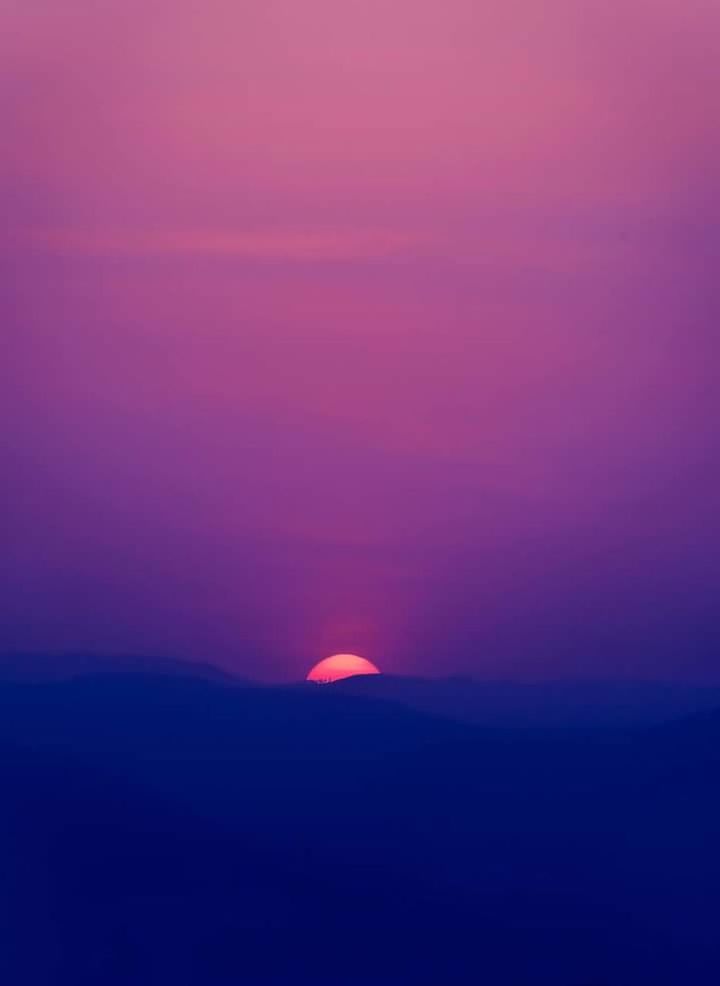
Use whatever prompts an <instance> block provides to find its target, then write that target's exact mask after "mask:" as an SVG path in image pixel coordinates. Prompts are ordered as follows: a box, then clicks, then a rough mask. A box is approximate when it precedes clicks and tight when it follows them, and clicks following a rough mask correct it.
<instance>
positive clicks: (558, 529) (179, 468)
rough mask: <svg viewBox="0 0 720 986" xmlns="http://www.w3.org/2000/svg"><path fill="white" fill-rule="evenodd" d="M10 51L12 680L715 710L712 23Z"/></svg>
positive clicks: (390, 26)
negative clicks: (122, 679)
mask: <svg viewBox="0 0 720 986" xmlns="http://www.w3.org/2000/svg"><path fill="white" fill-rule="evenodd" d="M0 24H1V26H2V30H1V31H0V120H1V121H2V127H3V152H2V155H0V207H1V208H2V212H3V219H4V222H3V232H2V234H0V262H1V266H0V324H2V327H3V337H2V353H3V358H2V361H1V365H0V385H1V390H0V421H1V422H2V424H1V425H0V427H1V429H2V434H1V435H0V438H1V439H2V441H1V442H0V457H1V460H2V461H1V463H0V468H1V469H2V476H3V487H2V488H3V499H4V500H5V501H6V505H5V507H4V510H3V514H4V517H5V520H6V523H4V524H3V525H2V528H0V538H1V543H0V549H1V550H0V593H1V596H0V599H1V601H2V606H1V611H2V625H1V627H0V651H18V650H20V651H45V652H47V651H52V652H61V651H69V650H82V651H92V652H95V653H98V654H112V653H157V654H168V655H177V656H183V657H188V658H194V659H203V660H212V661H216V662H218V663H222V664H224V665H226V666H228V667H232V668H234V669H236V670H237V671H239V672H241V673H246V674H251V675H255V676H260V677H267V678H273V679H277V678H287V677H298V676H299V675H301V674H303V673H304V672H305V670H306V669H307V667H308V666H309V665H310V664H311V663H313V662H314V661H315V660H316V659H318V658H320V657H323V656H324V655H325V654H327V653H331V652H333V651H348V650H350V651H357V652H359V653H361V654H364V655H365V656H366V657H368V658H370V659H371V660H373V661H375V662H376V663H378V664H379V665H380V666H381V667H383V668H384V669H385V670H390V671H395V672H399V673H427V674H443V673H447V672H472V673H475V674H477V675H482V676H490V677H498V676H502V677H508V676H515V677H518V676H519V677H552V676H569V675H572V676H575V675H582V676H586V675H601V676H615V675H632V676H644V677H653V676H656V677H668V676H674V677H689V678H715V679H717V678H718V677H720V660H719V659H718V643H719V637H720V634H718V629H717V614H718V610H719V604H720V590H719V588H718V587H719V585H720V562H719V561H718V559H719V558H720V523H719V522H718V517H717V511H718V503H720V442H719V441H718V420H719V419H720V390H719V389H718V384H719V383H720V381H719V379H718V377H719V374H718V365H719V364H720V359H719V358H718V352H719V351H720V343H719V342H718V325H719V321H720V287H718V280H719V275H718V269H719V263H720V261H719V258H720V226H719V222H720V127H718V120H719V119H720V6H718V4H717V0H625V2H623V3H622V4H620V5H608V4H607V3H606V2H600V0H547V2H545V3H537V2H535V0H491V2H489V3H483V4H480V3H478V2H477V0H444V2H443V3H440V2H438V0H432V2H431V0H362V2H361V0H244V2H242V3H238V2H237V0H203V2H202V3H200V2H198V0H142V2H141V0H66V2H64V3H58V2H57V0H5V2H4V3H3V8H2V12H1V13H0Z"/></svg>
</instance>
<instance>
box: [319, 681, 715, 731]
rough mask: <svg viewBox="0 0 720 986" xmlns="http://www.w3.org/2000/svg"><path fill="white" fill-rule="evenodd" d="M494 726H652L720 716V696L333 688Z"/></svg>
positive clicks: (557, 685)
mask: <svg viewBox="0 0 720 986" xmlns="http://www.w3.org/2000/svg"><path fill="white" fill-rule="evenodd" d="M326 687H329V688H332V689H333V690H334V691H335V692H340V693H342V694H344V695H356V696H364V697H366V698H372V699H382V700H386V701H387V700H390V701H393V702H400V703H403V704H405V705H408V706H410V707H411V708H414V709H417V710H418V711H422V712H425V713H430V714H434V715H439V716H445V717H449V718H453V719H458V720H461V721H464V722H469V723H475V724H477V725H486V726H503V727H511V728H516V727H569V726H575V727H588V726H589V727H597V726H622V725H651V724H653V723H660V722H663V721H667V720H670V719H676V718H680V717H683V716H688V715H692V714H693V713H696V712H701V711H705V710H710V709H714V708H720V688H718V687H709V686H701V685H689V684H682V683H673V682H667V683H665V682H642V681H537V682H530V683H525V682H510V681H480V680H477V679H473V678H460V677H448V678H414V677H402V676H395V675H362V676H357V677H354V678H345V679H343V680H342V681H337V682H334V683H333V684H332V685H329V686H326Z"/></svg>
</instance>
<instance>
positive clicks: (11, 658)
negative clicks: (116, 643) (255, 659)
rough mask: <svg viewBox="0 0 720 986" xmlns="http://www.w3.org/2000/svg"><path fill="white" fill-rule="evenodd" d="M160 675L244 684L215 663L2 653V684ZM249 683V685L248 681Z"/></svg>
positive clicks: (139, 656)
mask: <svg viewBox="0 0 720 986" xmlns="http://www.w3.org/2000/svg"><path fill="white" fill-rule="evenodd" d="M120 673H137V674H158V675H180V676H182V677H192V678H204V679H207V680H209V681H224V682H227V683H231V682H242V681H243V679H241V678H238V677H237V676H235V675H232V674H230V672H227V671H223V670H222V668H219V667H217V666H216V665H214V664H210V663H205V662H199V661H183V660H178V659H177V658H172V657H161V656H155V655H144V654H118V655H103V656H98V655H97V654H83V653H72V652H70V653H63V654H38V653H12V654H0V682H2V681H53V680H62V679H66V678H75V677H78V676H83V675H95V674H120ZM245 683H246V684H247V683H248V682H245Z"/></svg>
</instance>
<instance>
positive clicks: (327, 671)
mask: <svg viewBox="0 0 720 986" xmlns="http://www.w3.org/2000/svg"><path fill="white" fill-rule="evenodd" d="M357 674H380V668H378V667H376V666H375V665H374V664H373V663H372V661H368V660H366V659H365V658H364V657H358V655H357V654H333V656H332V657H326V658H325V659H324V660H323V661H319V662H318V663H317V664H316V665H314V667H312V668H311V669H310V671H309V672H308V676H307V680H308V681H314V682H315V683H316V684H319V685H325V684H328V683H329V682H331V681H340V679H341V678H351V677H352V676H353V675H357Z"/></svg>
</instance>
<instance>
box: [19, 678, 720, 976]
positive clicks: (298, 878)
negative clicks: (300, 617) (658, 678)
mask: <svg viewBox="0 0 720 986" xmlns="http://www.w3.org/2000/svg"><path fill="white" fill-rule="evenodd" d="M0 724H1V725H0V756H1V760H0V764H1V766H0V784H1V785H2V791H3V805H4V810H3V812H2V814H1V815H0V819H1V820H0V827H1V829H2V831H1V832H0V834H1V836H2V845H3V847H4V849H5V852H4V856H3V864H2V866H3V873H2V884H1V886H2V890H0V922H1V923H0V928H1V929H2V936H3V940H2V942H1V943H0V944H1V945H2V948H0V974H2V981H3V982H8V983H12V984H13V986H25V984H27V986H39V984H43V986H44V984H48V986H51V984H52V986H55V984H57V986H66V984H67V986H71V984H72V986H85V984H87V986H95V984H98V983H103V984H108V986H114V984H118V986H119V984H123V986H124V984H128V986H130V984H133V986H145V984H148V986H150V984H153V986H156V984H164V983H168V984H172V986H185V984H198V986H201V984H202V986H221V984H222V986H230V984H242V986H252V984H255V983H257V984H263V983H273V984H283V986H284V984H288V986H289V984H304V983H313V984H318V986H322V984H328V986H330V984H333V986H343V984H345V983H347V984H368V986H371V984H372V986H384V984H401V983H408V984H413V983H433V984H452V983H466V982H467V983H478V982H486V983H490V984H492V986H503V984H517V986H523V984H527V986H535V984H538V986H540V984H542V986H544V984H548V986H550V984H552V986H592V984H598V986H599V984H607V986H622V984H625V983H627V984H633V986H636V984H639V983H648V984H650V983H652V984H661V986H662V984H668V986H669V984H676V983H677V984H678V986H679V984H681V983H687V982H710V981H715V980H716V972H717V969H718V966H717V964H716V961H717V958H718V956H717V954H716V943H715V939H716V919H717V913H718V902H719V900H720V894H719V892H718V887H719V886H720V855H719V853H718V848H717V845H716V841H717V832H718V831H719V830H720V797H719V795H718V783H717V782H718V767H719V765H720V719H718V718H717V717H715V716H713V715H708V716H704V717H702V718H699V719H697V720H688V721H686V722H683V723H677V724H672V725H670V726H666V727H658V728H654V729H652V730H644V731H639V732H633V731H615V732H605V733H598V734H596V735H594V734H586V733H579V732H576V733H562V734H554V733H552V732H549V731H546V732H541V731H525V732H507V731H505V732H493V731H487V730H484V731H481V730H477V729H474V728H471V727H468V726H463V725H459V724H457V723H452V722H447V721H444V720H442V719H434V718H430V717H427V716H422V715H420V714H418V713H415V712H412V711H411V710H409V709H407V708H402V707H398V706H395V705H393V704H392V703H390V702H384V701H383V702H373V701H369V700H366V699H360V698H353V697H349V696H347V695H343V694H340V693H339V692H335V691H334V690H333V689H302V690H255V689H242V688H227V687H223V686H222V685H220V684H213V683H211V682H208V681H195V680H191V679H182V678H172V679H169V678H152V677H148V676H133V675H124V676H118V677H112V676H104V677H102V678H96V679H93V678H88V679H79V680H76V681H72V682H64V683H54V684H44V685H38V684H36V685H18V684H15V685H5V686H3V687H1V688H0ZM3 966H4V968H3Z"/></svg>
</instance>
